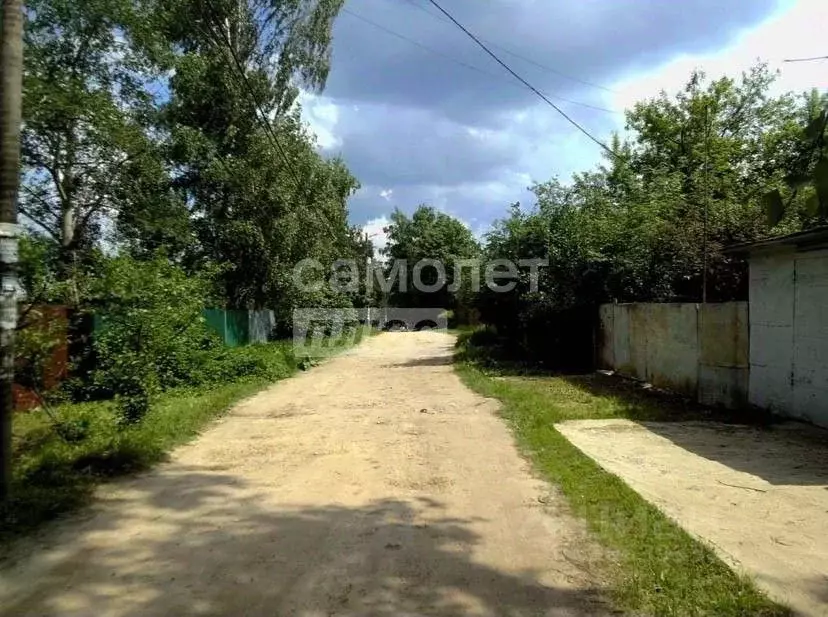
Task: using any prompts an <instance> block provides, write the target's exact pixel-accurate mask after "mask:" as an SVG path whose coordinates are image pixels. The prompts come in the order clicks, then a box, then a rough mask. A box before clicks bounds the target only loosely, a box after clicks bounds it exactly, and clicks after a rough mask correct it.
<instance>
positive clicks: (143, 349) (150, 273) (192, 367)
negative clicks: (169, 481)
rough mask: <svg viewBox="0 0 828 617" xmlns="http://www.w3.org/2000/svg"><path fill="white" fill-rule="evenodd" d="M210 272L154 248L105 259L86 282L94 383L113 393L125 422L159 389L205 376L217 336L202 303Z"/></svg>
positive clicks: (133, 419) (144, 409)
mask: <svg viewBox="0 0 828 617" xmlns="http://www.w3.org/2000/svg"><path fill="white" fill-rule="evenodd" d="M210 286H211V280H210V273H209V272H208V273H206V274H199V275H191V274H188V273H186V272H185V271H184V270H182V269H181V268H179V267H177V266H175V265H173V264H171V263H170V262H169V260H168V259H166V258H165V257H163V256H161V255H159V256H156V257H155V258H153V259H151V260H148V261H139V260H136V259H133V258H132V257H129V256H119V257H115V258H112V259H108V260H106V261H105V262H104V263H103V272H102V275H101V276H100V277H99V278H98V279H96V280H95V283H94V284H93V287H92V303H91V304H92V310H93V311H94V312H95V314H96V317H97V318H98V319H99V327H98V328H97V329H96V331H95V334H94V337H93V340H94V351H95V356H96V363H97V367H96V369H95V372H94V375H93V379H92V384H91V385H92V387H93V388H94V389H96V390H98V392H99V393H100V394H104V395H110V396H113V397H114V398H115V399H116V401H117V403H118V409H119V414H120V419H121V421H122V422H123V423H125V424H133V423H135V422H137V421H139V420H140V419H141V418H142V417H143V416H144V415H145V414H146V413H147V411H148V410H149V408H150V401H151V399H152V397H153V396H154V395H155V394H157V393H158V392H159V391H161V390H165V389H168V388H171V387H175V386H181V385H189V384H192V383H193V382H198V381H199V380H201V379H203V375H205V374H207V370H208V368H207V366H206V365H207V364H209V363H210V361H211V358H212V357H214V356H215V354H216V348H217V347H218V343H217V342H215V341H214V340H213V336H212V335H211V334H210V333H209V332H208V330H207V328H206V326H205V324H204V318H203V316H202V311H203V309H204V306H205V302H206V298H207V296H208V293H209V290H210Z"/></svg>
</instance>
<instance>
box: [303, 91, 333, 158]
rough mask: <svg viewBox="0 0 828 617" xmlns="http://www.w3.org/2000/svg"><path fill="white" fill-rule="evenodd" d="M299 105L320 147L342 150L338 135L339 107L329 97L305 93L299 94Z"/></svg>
mask: <svg viewBox="0 0 828 617" xmlns="http://www.w3.org/2000/svg"><path fill="white" fill-rule="evenodd" d="M299 104H300V105H301V106H302V119H303V120H304V121H305V122H306V123H307V124H308V126H309V127H310V130H311V131H312V132H313V133H314V134H315V135H316V139H317V142H318V143H319V147H321V148H322V149H323V150H333V149H335V148H340V147H341V146H342V139H341V138H340V137H338V136H337V135H336V128H337V125H338V124H339V107H338V106H337V105H336V104H335V103H334V102H333V101H332V100H331V99H329V98H327V97H324V96H319V95H317V94H312V93H310V92H304V91H302V92H300V93H299Z"/></svg>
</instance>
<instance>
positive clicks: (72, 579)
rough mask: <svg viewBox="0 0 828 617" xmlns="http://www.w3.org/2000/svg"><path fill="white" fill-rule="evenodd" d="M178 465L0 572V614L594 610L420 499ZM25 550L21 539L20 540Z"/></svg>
mask: <svg viewBox="0 0 828 617" xmlns="http://www.w3.org/2000/svg"><path fill="white" fill-rule="evenodd" d="M179 469H182V468H181V467H180V466H177V467H176V472H172V471H171V470H169V469H167V470H166V471H165V472H163V473H153V474H150V475H148V476H144V477H142V478H137V479H135V480H133V481H131V482H127V483H125V484H124V489H123V490H122V491H118V492H117V493H116V495H117V496H116V497H110V498H107V499H104V500H103V501H102V502H100V503H99V505H97V506H95V508H94V509H93V513H94V514H93V515H92V516H91V517H87V519H86V520H84V521H80V522H79V521H77V520H74V521H67V522H66V524H64V525H63V526H62V530H61V529H58V530H56V531H55V533H53V534H50V535H48V536H46V537H45V538H43V539H42V540H41V542H42V543H44V544H47V545H48V546H50V547H52V548H42V547H38V550H37V551H36V554H35V555H34V556H33V557H32V556H29V555H28V552H29V549H26V551H25V553H26V554H24V553H23V552H22V551H23V548H21V550H20V551H18V553H17V554H18V557H19V563H18V564H17V566H16V567H15V566H14V564H8V563H7V564H6V565H5V566H4V568H5V571H3V572H0V580H3V581H4V582H3V583H2V584H0V606H2V609H0V614H2V615H8V616H12V615H14V616H15V617H19V616H22V615H61V616H64V615H91V614H95V615H118V616H123V617H127V616H128V617H133V616H134V617H138V616H142V617H143V616H145V615H177V616H187V615H199V616H203V615H248V616H254V615H255V616H257V615H284V616H288V615H296V616H308V617H310V616H316V615H373V616H377V617H383V616H388V617H392V616H393V617H399V616H405V615H409V616H413V615H429V616H432V617H455V616H458V617H459V616H460V615H469V614H498V615H510V616H514V617H520V616H524V615H525V616H528V615H544V616H553V615H566V616H574V615H594V614H602V612H603V611H604V608H603V606H602V604H601V602H600V599H599V592H598V591H597V590H592V589H587V590H583V589H580V590H572V589H564V588H554V587H549V586H544V585H543V584H541V583H540V582H539V580H538V575H539V573H536V572H522V573H517V574H516V573H506V572H502V571H498V570H496V569H492V568H490V567H487V566H486V565H484V564H481V563H479V562H478V561H476V560H475V558H474V555H473V552H474V546H475V544H476V543H477V542H478V540H479V538H478V536H477V535H476V534H475V533H474V532H473V531H472V530H471V528H470V524H471V523H472V521H466V520H458V519H452V518H444V517H443V516H442V515H441V512H442V510H443V506H442V505H441V503H440V502H438V501H434V500H431V499H417V498H412V499H411V500H380V501H373V502H370V503H366V504H364V505H361V506H359V507H345V506H342V505H335V504H332V505H330V506H327V507H323V508H318V507H302V506H301V505H295V506H287V505H281V504H280V505H278V506H277V505H275V504H273V503H272V502H270V503H264V502H263V501H262V499H263V496H265V495H267V494H268V492H270V493H272V492H273V488H272V487H262V486H248V485H246V484H244V483H243V482H241V481H240V480H239V478H238V477H236V476H234V475H232V474H230V473H228V471H227V470H226V469H222V468H219V467H216V468H189V469H182V470H181V471H180V472H178V470H179ZM23 546H24V545H22V544H21V547H23Z"/></svg>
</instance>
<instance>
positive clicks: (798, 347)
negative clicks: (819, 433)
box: [748, 250, 828, 426]
mask: <svg viewBox="0 0 828 617" xmlns="http://www.w3.org/2000/svg"><path fill="white" fill-rule="evenodd" d="M748 399H749V401H750V402H751V403H752V404H754V405H758V406H759V407H763V408H765V409H770V410H771V411H775V412H777V413H780V414H784V415H787V416H791V417H794V418H801V419H805V420H809V421H811V422H814V423H816V424H821V425H823V426H828V251H825V250H822V251H814V252H810V253H808V252H801V253H796V252H794V251H793V250H790V251H779V252H773V253H768V254H765V255H754V256H753V257H752V258H751V260H750V383H749V393H748Z"/></svg>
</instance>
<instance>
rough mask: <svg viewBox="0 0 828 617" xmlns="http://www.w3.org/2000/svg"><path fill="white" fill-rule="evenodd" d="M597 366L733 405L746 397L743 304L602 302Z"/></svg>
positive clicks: (746, 342)
mask: <svg viewBox="0 0 828 617" xmlns="http://www.w3.org/2000/svg"><path fill="white" fill-rule="evenodd" d="M598 349H599V354H598V356H599V364H600V365H601V368H605V369H612V370H615V371H616V372H618V373H620V374H622V375H627V376H630V377H635V378H638V379H642V380H644V381H647V382H650V383H652V384H653V385H655V386H657V387H663V388H668V389H670V390H673V391H676V392H680V393H682V394H686V395H688V396H692V397H693V398H694V399H696V400H697V401H699V402H700V403H703V404H705V405H719V406H724V407H727V408H731V409H733V408H736V407H739V406H741V405H744V404H745V403H746V402H747V399H748V377H749V371H750V367H749V332H748V304H747V302H725V303H722V304H704V305H702V304H693V303H670V304H667V303H665V304H645V303H641V304H604V305H602V306H601V307H600V329H599V347H598Z"/></svg>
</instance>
